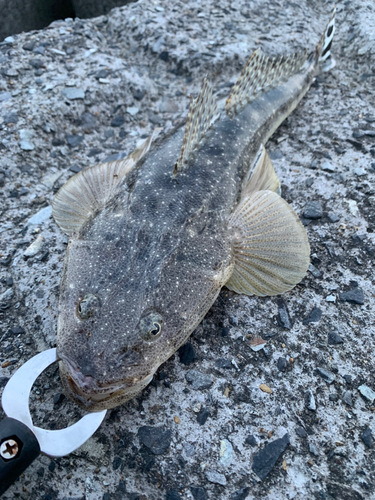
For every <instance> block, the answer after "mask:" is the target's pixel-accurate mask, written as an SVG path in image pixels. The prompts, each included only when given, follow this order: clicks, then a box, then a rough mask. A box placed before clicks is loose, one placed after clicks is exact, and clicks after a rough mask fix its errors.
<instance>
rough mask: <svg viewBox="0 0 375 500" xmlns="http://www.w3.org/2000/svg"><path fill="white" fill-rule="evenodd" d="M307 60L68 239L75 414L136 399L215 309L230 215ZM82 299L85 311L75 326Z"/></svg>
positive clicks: (67, 316)
mask: <svg viewBox="0 0 375 500" xmlns="http://www.w3.org/2000/svg"><path fill="white" fill-rule="evenodd" d="M312 59H313V58H311V62H310V63H309V64H308V65H307V68H305V69H304V70H303V71H301V73H300V74H298V75H296V76H293V77H292V78H290V79H289V80H288V82H286V83H285V84H284V85H281V86H279V87H278V88H277V89H274V90H271V91H270V92H268V93H267V94H265V95H263V96H261V97H260V98H257V100H256V101H254V102H253V103H252V104H250V105H248V106H247V107H246V108H245V109H244V110H243V111H242V112H241V113H240V114H238V115H237V116H236V117H234V118H233V119H230V118H228V117H227V116H226V115H225V114H224V113H222V116H221V118H220V120H219V121H218V122H216V124H215V125H214V126H213V128H212V129H211V130H210V131H209V132H208V134H207V139H206V141H205V143H204V145H203V146H202V147H201V149H200V150H199V152H198V153H196V154H195V157H194V158H192V159H191V161H190V162H189V164H188V165H187V166H186V168H185V169H184V170H183V171H181V172H179V173H178V174H177V175H176V176H173V175H172V172H173V170H174V165H175V162H176V160H177V158H178V154H179V149H180V147H181V142H182V137H183V129H182V128H180V129H179V130H177V131H176V132H175V133H174V134H173V135H172V136H171V137H169V138H168V139H167V140H165V141H164V142H163V143H161V144H160V145H159V146H157V147H156V148H155V149H153V150H152V151H151V152H150V153H149V155H148V156H147V158H146V160H145V161H144V162H141V165H137V166H136V167H135V169H134V170H133V172H131V174H130V175H128V177H127V178H126V179H125V182H124V183H123V184H122V186H121V188H120V190H119V192H118V194H117V195H116V196H114V198H113V199H112V200H110V202H109V203H108V204H107V205H106V206H105V207H104V208H103V209H102V210H101V211H100V212H99V213H97V214H96V215H95V216H94V217H92V218H91V219H90V220H88V221H87V222H86V223H85V224H84V226H83V227H82V228H81V230H80V232H79V233H78V234H74V235H73V236H72V237H71V239H70V242H69V245H68V252H67V257H66V264H65V270H64V275H63V280H62V284H61V296H60V306H59V319H58V341H57V344H58V355H59V356H60V357H61V360H62V361H61V362H60V371H61V378H62V380H63V383H64V386H65V389H66V391H67V393H68V395H69V396H70V397H71V398H72V399H74V401H75V402H77V403H78V404H79V405H80V406H82V407H85V408H86V409H88V410H90V411H96V410H100V409H103V408H111V407H114V406H117V405H119V404H121V403H123V402H125V401H127V400H128V399H130V398H131V397H133V396H134V395H135V394H137V393H138V392H139V391H140V390H141V389H143V387H145V386H146V385H147V384H148V383H149V382H150V380H151V378H152V376H153V374H154V373H155V371H156V370H157V368H158V367H159V366H160V365H161V364H162V363H163V362H165V361H166V360H167V359H168V358H169V357H170V356H171V355H172V354H173V353H174V352H175V351H176V350H177V349H178V347H179V346H180V345H182V344H183V343H184V342H185V341H186V339H187V338H188V336H189V335H190V334H191V333H192V331H193V330H194V329H195V328H196V326H197V325H198V324H199V322H200V321H201V320H202V318H203V317H204V315H205V314H206V312H207V311H208V309H209V308H210V307H211V305H212V304H213V302H214V301H215V299H216V297H217V295H218V293H219V292H220V289H221V288H222V286H223V285H224V284H225V282H226V281H227V280H228V278H229V277H230V274H231V272H232V269H233V264H234V263H233V256H232V236H231V234H229V232H228V228H227V222H226V221H227V218H228V216H229V215H230V213H231V212H232V211H233V209H234V208H235V206H236V204H237V203H238V201H239V198H240V194H241V189H242V186H243V184H244V182H246V180H247V178H248V175H249V167H250V165H251V163H252V161H253V159H254V156H255V154H256V151H257V150H258V148H259V146H260V144H261V143H265V142H266V141H267V139H268V138H269V137H270V135H271V134H272V133H273V132H274V130H275V129H276V128H277V127H278V126H279V125H280V123H281V122H282V121H283V120H284V119H285V118H286V117H287V116H288V115H289V114H290V112H291V111H292V110H293V109H294V108H295V107H296V106H297V104H298V102H299V101H300V100H301V99H302V97H303V96H304V94H305V93H306V92H307V90H308V88H309V86H310V84H311V82H312V80H313V77H314V76H315V74H316V68H317V63H316V61H315V58H314V60H312ZM84 297H88V299H87V300H88V301H89V304H90V308H89V317H84V318H82V316H81V317H80V314H79V311H77V308H78V307H79V304H80V302H81V301H82V299H83V298H84ZM90 297H91V298H90ZM92 297H94V299H92ZM90 301H91V302H90ZM85 304H86V306H87V303H86V302H84V305H85ZM86 306H85V307H86ZM85 314H86V313H84V314H83V316H85ZM90 315H91V316H90ZM156 320H158V321H156ZM154 323H157V324H158V325H159V326H160V331H159V329H158V327H155V328H156V329H154V330H153V328H154V327H153V325H154ZM146 330H147V331H146ZM150 331H151V332H154V333H155V332H157V335H156V336H155V337H152V336H151V337H150V335H149V332H150Z"/></svg>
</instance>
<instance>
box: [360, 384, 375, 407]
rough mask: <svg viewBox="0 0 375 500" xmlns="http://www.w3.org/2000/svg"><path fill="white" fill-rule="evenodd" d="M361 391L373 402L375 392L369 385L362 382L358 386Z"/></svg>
mask: <svg viewBox="0 0 375 500" xmlns="http://www.w3.org/2000/svg"><path fill="white" fill-rule="evenodd" d="M358 390H359V392H360V393H361V394H362V396H363V397H365V398H366V399H367V400H368V401H370V403H373V402H374V400H375V392H374V391H373V390H372V389H371V388H370V387H369V386H367V385H365V384H362V385H360V386H359V387H358Z"/></svg>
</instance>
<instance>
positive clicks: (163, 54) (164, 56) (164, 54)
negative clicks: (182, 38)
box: [159, 50, 169, 62]
mask: <svg viewBox="0 0 375 500" xmlns="http://www.w3.org/2000/svg"><path fill="white" fill-rule="evenodd" d="M159 59H161V60H162V61H165V62H167V61H168V59H169V52H168V51H167V50H163V52H161V53H160V54H159Z"/></svg>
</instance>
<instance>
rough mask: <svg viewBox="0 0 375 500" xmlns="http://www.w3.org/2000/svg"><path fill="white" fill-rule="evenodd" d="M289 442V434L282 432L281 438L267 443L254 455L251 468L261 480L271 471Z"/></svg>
mask: <svg viewBox="0 0 375 500" xmlns="http://www.w3.org/2000/svg"><path fill="white" fill-rule="evenodd" d="M289 442H290V441H289V434H288V433H287V434H284V436H283V437H282V438H280V439H276V440H275V441H272V442H271V443H269V444H267V445H266V446H265V447H264V448H262V449H261V450H260V451H259V452H258V453H257V454H256V455H255V456H254V460H253V466H252V469H253V471H254V472H255V474H256V475H257V476H258V477H259V478H260V479H261V480H262V481H263V479H265V478H266V476H267V475H268V474H269V473H270V472H271V470H272V469H273V467H274V465H275V464H276V462H277V460H278V459H279V457H280V456H281V455H282V453H284V451H285V449H286V447H287V446H288V444H289Z"/></svg>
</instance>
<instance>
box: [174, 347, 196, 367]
mask: <svg viewBox="0 0 375 500" xmlns="http://www.w3.org/2000/svg"><path fill="white" fill-rule="evenodd" d="M177 352H178V355H179V357H180V363H182V364H183V365H185V366H188V365H190V364H191V363H194V361H196V359H197V356H196V354H195V351H194V347H193V346H192V344H191V343H190V342H188V343H187V344H184V345H183V346H181V347H180V348H179V349H178V351H177Z"/></svg>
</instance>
